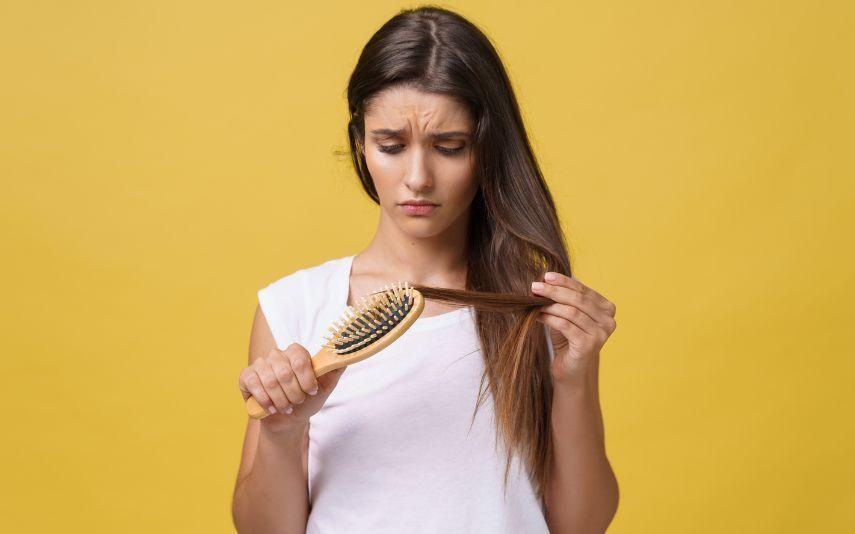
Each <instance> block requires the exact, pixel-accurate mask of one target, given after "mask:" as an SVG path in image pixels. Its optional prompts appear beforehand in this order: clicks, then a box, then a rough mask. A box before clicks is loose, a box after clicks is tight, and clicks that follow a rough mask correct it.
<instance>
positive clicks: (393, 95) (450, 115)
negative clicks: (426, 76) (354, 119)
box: [365, 86, 470, 129]
mask: <svg viewBox="0 0 855 534" xmlns="http://www.w3.org/2000/svg"><path fill="white" fill-rule="evenodd" d="M365 122H366V124H369V123H370V124H375V125H381V126H384V127H389V128H408V127H410V126H416V127H417V128H420V129H424V128H426V127H431V128H439V127H459V128H466V127H467V126H469V124H470V117H469V112H468V110H467V109H466V106H464V105H463V104H462V103H461V102H459V101H458V100H456V99H454V98H453V97H451V96H448V95H444V94H439V93H428V92H425V91H421V90H419V89H416V88H413V87H406V86H394V87H389V88H387V89H384V90H383V91H381V92H379V93H377V95H375V96H374V97H373V98H372V99H371V100H370V101H369V102H368V105H367V106H366V109H365Z"/></svg>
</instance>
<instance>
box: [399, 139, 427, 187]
mask: <svg viewBox="0 0 855 534" xmlns="http://www.w3.org/2000/svg"><path fill="white" fill-rule="evenodd" d="M409 156H410V158H409V161H408V162H407V175H406V177H405V178H404V183H405V184H406V186H407V188H408V189H409V190H410V191H413V192H420V191H428V190H430V189H431V188H432V187H433V175H432V173H431V169H430V165H429V162H428V161H427V159H428V158H426V157H425V155H424V151H423V150H422V149H421V148H416V149H414V150H411V151H410V152H409Z"/></svg>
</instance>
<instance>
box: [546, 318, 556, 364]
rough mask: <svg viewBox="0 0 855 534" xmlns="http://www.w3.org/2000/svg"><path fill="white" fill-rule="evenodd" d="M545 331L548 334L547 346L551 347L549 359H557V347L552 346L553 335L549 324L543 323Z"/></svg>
mask: <svg viewBox="0 0 855 534" xmlns="http://www.w3.org/2000/svg"><path fill="white" fill-rule="evenodd" d="M543 333H544V335H545V336H546V346H547V347H549V359H550V360H554V359H555V349H554V348H553V346H552V336H550V335H549V325H548V324H544V325H543Z"/></svg>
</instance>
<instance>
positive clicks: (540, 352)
mask: <svg viewBox="0 0 855 534" xmlns="http://www.w3.org/2000/svg"><path fill="white" fill-rule="evenodd" d="M401 84H403V85H408V86H411V87H415V88H417V89H419V90H422V91H425V92H432V93H439V94H444V95H448V96H451V97H453V98H455V99H457V100H458V101H459V102H461V103H463V104H464V105H465V106H466V107H467V108H468V110H469V111H470V114H471V116H472V117H473V118H474V121H475V129H474V132H473V143H472V150H473V151H474V161H475V173H476V176H477V178H478V180H479V184H480V185H479V189H478V192H477V193H476V195H475V198H474V200H473V202H472V206H471V208H470V209H471V213H470V217H469V228H468V243H469V247H468V250H467V255H468V258H467V262H468V267H467V277H466V290H465V291H461V290H452V289H444V288H429V287H423V286H421V287H420V286H414V287H415V288H416V289H419V290H420V291H421V292H422V294H423V295H424V296H425V297H426V298H434V299H439V300H443V301H445V302H448V303H459V304H466V305H473V306H474V308H475V311H476V314H475V324H476V329H477V333H478V337H479V339H480V341H481V348H482V354H483V358H484V364H485V370H484V375H483V376H482V380H481V385H482V391H481V393H480V394H479V400H478V404H477V405H476V412H477V409H478V406H479V405H480V404H481V402H482V400H483V399H484V393H485V392H484V391H483V385H484V380H485V379H487V380H488V383H489V386H490V390H489V391H490V393H491V394H492V397H493V402H494V409H495V413H496V416H497V417H496V424H497V430H498V432H497V436H499V435H501V436H502V437H503V438H504V440H503V442H504V444H505V446H506V447H507V463H506V467H505V486H506V487H507V477H508V471H509V470H510V466H511V459H512V457H513V455H514V454H515V453H517V452H519V453H520V454H521V455H522V457H523V458H524V460H525V462H526V466H527V468H528V471H529V476H530V477H531V480H532V482H533V483H534V484H535V488H536V491H537V493H538V496H539V497H540V498H543V490H544V488H545V486H546V481H547V477H548V474H549V472H550V469H551V458H552V449H551V434H550V411H551V405H552V381H551V374H550V373H551V369H550V357H549V352H548V347H547V344H546V343H547V340H546V335H545V330H544V328H543V324H542V323H539V322H537V321H536V320H535V319H536V317H537V314H538V313H539V311H538V308H539V307H540V306H542V305H544V304H546V303H549V302H551V301H550V300H549V299H546V298H544V297H537V296H533V295H531V293H530V287H531V286H530V285H531V282H532V281H534V280H542V278H543V274H544V273H545V272H546V271H556V272H560V273H564V274H567V275H571V270H570V258H569V255H568V252H567V245H566V243H565V239H564V234H563V233H562V231H561V227H560V224H559V220H558V216H557V213H556V210H555V204H554V202H553V200H552V196H551V194H550V192H549V189H548V188H547V186H546V182H545V181H544V178H543V175H542V173H541V170H540V168H539V165H538V163H537V160H536V158H535V156H534V153H533V151H532V148H531V145H530V143H529V140H528V135H527V133H526V130H525V127H524V125H523V120H522V117H521V114H520V110H519V105H518V104H517V100H516V97H515V95H514V92H513V89H512V88H511V83H510V80H509V79H508V75H507V73H506V71H505V68H504V66H503V64H502V61H501V59H500V57H499V54H498V52H497V51H496V49H495V48H494V47H493V45H492V44H491V42H490V40H489V39H488V38H487V36H486V35H485V34H484V33H483V32H482V31H481V30H480V29H479V28H478V27H477V26H475V25H474V24H473V23H471V22H469V21H468V20H467V19H465V18H463V17H462V16H460V15H458V14H457V13H454V12H452V11H449V10H446V9H444V8H441V7H437V6H433V5H425V6H421V7H418V8H414V9H405V10H402V11H400V12H398V14H396V15H395V16H394V17H392V18H391V19H389V20H388V21H387V22H386V23H385V24H383V26H382V27H381V28H380V29H379V30H377V32H376V33H374V35H373V36H372V37H371V38H370V39H369V41H368V42H367V43H366V45H365V46H364V48H363V50H362V53H361V55H360V57H359V60H358V61H357V64H356V66H355V68H354V70H353V72H352V74H351V76H350V80H349V82H348V86H347V100H348V107H349V111H350V121H349V123H348V137H349V142H350V155H351V159H352V162H353V165H354V168H355V170H356V173H357V175H358V176H359V179H360V181H361V182H362V187H363V189H364V190H365V192H366V193H367V194H368V196H369V197H371V199H372V200H373V201H374V202H376V203H377V204H378V205H379V204H380V200H379V197H378V195H377V191H376V189H375V187H374V183H373V180H372V178H371V175H370V174H369V172H368V166H367V164H366V161H365V155H364V153H363V152H362V147H364V146H365V122H364V118H365V110H366V106H367V105H368V104H369V102H370V100H371V98H372V97H373V96H376V94H377V93H378V92H379V91H381V90H383V89H386V88H388V87H390V86H393V85H401ZM473 417H474V415H473Z"/></svg>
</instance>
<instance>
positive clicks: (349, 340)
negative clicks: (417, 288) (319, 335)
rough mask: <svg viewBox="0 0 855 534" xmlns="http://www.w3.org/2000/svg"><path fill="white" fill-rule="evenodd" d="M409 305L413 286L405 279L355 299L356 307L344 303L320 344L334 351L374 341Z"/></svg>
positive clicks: (399, 317) (394, 324)
mask: <svg viewBox="0 0 855 534" xmlns="http://www.w3.org/2000/svg"><path fill="white" fill-rule="evenodd" d="M412 308H413V288H412V287H410V286H409V284H407V282H403V283H401V282H398V283H396V284H393V285H392V286H391V287H389V286H384V287H383V289H381V290H380V291H376V292H374V293H370V294H369V295H368V297H367V298H366V297H361V298H360V299H359V305H358V307H356V308H354V307H353V306H348V307H347V310H345V312H344V315H343V316H342V317H341V318H340V319H339V320H338V321H335V322H333V324H332V326H330V328H329V331H330V333H331V335H330V336H328V337H324V340H325V343H324V345H323V346H324V348H326V349H327V350H328V351H330V352H335V353H336V354H348V353H351V352H355V351H357V350H360V349H362V348H365V347H366V346H368V345H370V344H371V343H374V342H375V341H377V340H378V339H380V338H382V337H383V336H384V335H386V334H387V333H389V332H390V331H391V330H392V329H393V328H395V326H397V325H398V324H399V323H400V322H401V321H403V320H404V317H406V316H407V314H408V313H409V312H410V310H412Z"/></svg>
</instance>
